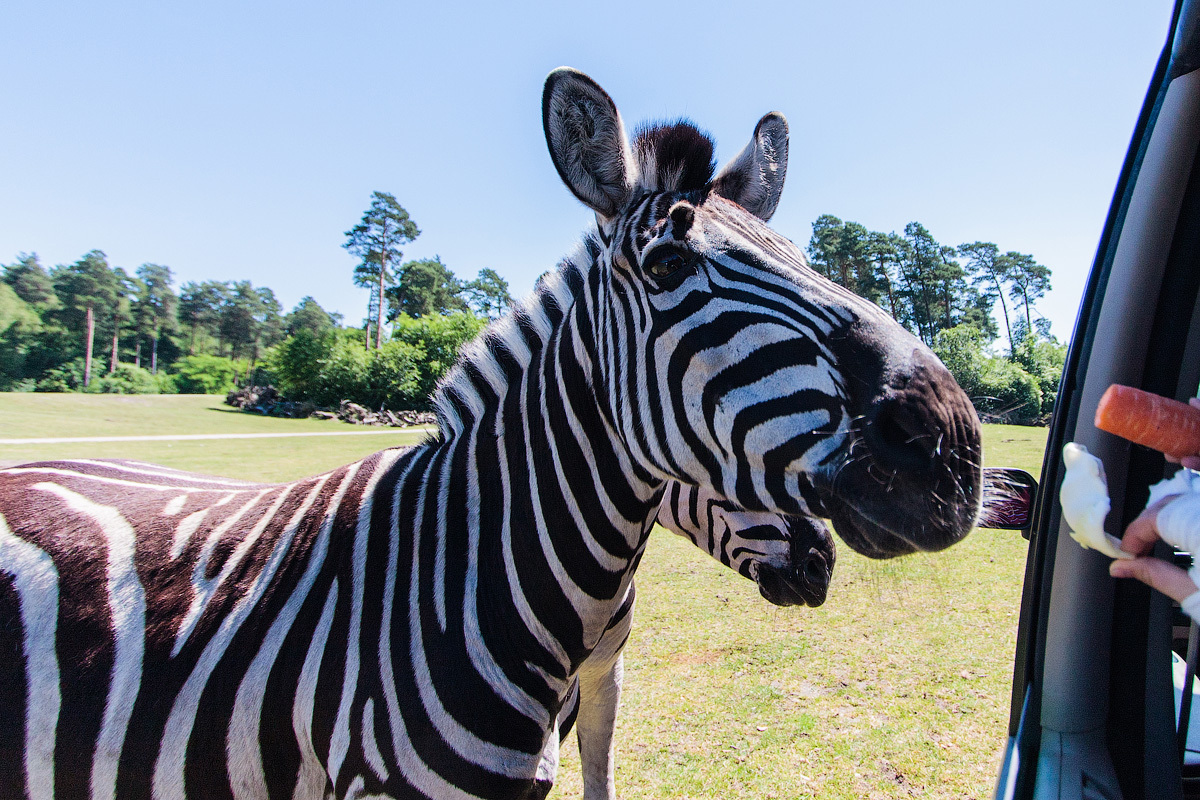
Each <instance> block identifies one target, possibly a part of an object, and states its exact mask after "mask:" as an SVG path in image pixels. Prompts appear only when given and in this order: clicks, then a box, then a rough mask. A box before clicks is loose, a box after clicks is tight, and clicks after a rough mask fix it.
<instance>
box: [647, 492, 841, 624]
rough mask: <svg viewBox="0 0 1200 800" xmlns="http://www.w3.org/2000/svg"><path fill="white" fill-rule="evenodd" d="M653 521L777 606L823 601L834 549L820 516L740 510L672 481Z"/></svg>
mask: <svg viewBox="0 0 1200 800" xmlns="http://www.w3.org/2000/svg"><path fill="white" fill-rule="evenodd" d="M658 524H659V525H662V526H663V527H664V528H666V529H667V530H669V531H671V533H674V534H676V535H678V536H683V537H685V538H686V539H688V540H690V541H691V543H692V544H694V545H696V547H698V548H700V549H701V550H703V551H705V552H706V553H708V554H709V555H711V556H712V557H713V558H715V559H716V560H717V561H720V562H721V563H722V564H724V565H725V566H727V567H729V568H730V569H732V570H734V571H735V572H737V573H739V574H741V575H742V576H743V577H746V578H749V579H750V580H752V581H754V582H755V583H757V584H758V591H759V593H760V594H761V595H762V596H763V597H764V598H766V599H767V600H768V601H769V602H771V603H774V604H775V605H777V606H800V605H806V606H813V607H814V608H815V607H816V606H819V605H821V604H822V603H824V602H825V597H826V595H827V594H828V592H829V581H830V579H831V578H832V577H833V565H834V562H835V561H836V560H837V550H836V548H835V547H834V544H833V537H832V536H830V535H829V530H828V528H826V527H825V525H824V524H822V523H821V522H820V521H819V520H813V519H807V518H803V517H788V516H781V515H779V514H771V513H768V512H765V511H744V510H742V509H740V508H737V507H736V506H734V505H733V504H732V503H730V502H729V501H728V500H726V499H725V498H723V497H719V496H717V495H715V494H713V493H712V492H711V491H709V490H707V489H702V488H700V487H698V486H685V485H682V484H679V483H671V484H668V487H667V491H666V493H665V494H664V495H663V499H662V503H661V504H660V505H659V508H658Z"/></svg>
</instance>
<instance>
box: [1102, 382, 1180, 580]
mask: <svg viewBox="0 0 1200 800" xmlns="http://www.w3.org/2000/svg"><path fill="white" fill-rule="evenodd" d="M1198 407H1200V406H1198ZM1188 458H1196V462H1197V463H1198V464H1200V457H1193V456H1189V457H1188ZM1185 466H1186V465H1185ZM1178 497H1179V495H1171V496H1170V497H1164V498H1163V499H1162V500H1159V501H1158V502H1157V503H1154V504H1153V505H1151V506H1148V507H1147V508H1146V510H1145V511H1143V512H1142V513H1141V514H1139V515H1138V517H1137V519H1135V520H1134V521H1133V522H1131V523H1129V527H1128V528H1126V529H1125V536H1124V537H1123V538H1122V539H1121V549H1122V550H1124V551H1125V552H1127V553H1132V554H1133V555H1134V556H1136V558H1132V559H1127V560H1116V561H1113V562H1112V564H1110V565H1109V567H1108V574H1110V575H1112V576H1113V577H1114V578H1134V579H1136V580H1139V581H1141V582H1142V583H1144V584H1146V585H1147V586H1150V587H1152V588H1154V589H1157V590H1158V591H1160V592H1162V593H1163V594H1165V595H1167V596H1168V597H1170V598H1171V599H1172V600H1175V601H1176V602H1183V600H1184V599H1185V598H1186V597H1188V596H1189V595H1191V594H1193V593H1195V592H1196V591H1197V589H1200V587H1197V586H1196V584H1195V583H1194V582H1193V581H1192V579H1191V578H1190V577H1188V574H1187V572H1185V571H1184V570H1182V569H1180V568H1179V567H1177V566H1175V565H1174V564H1172V563H1170V562H1167V561H1163V560H1162V559H1160V558H1154V557H1152V556H1150V555H1148V554H1149V553H1150V551H1151V550H1152V549H1153V548H1154V543H1155V542H1157V541H1158V540H1159V538H1160V536H1159V533H1158V512H1160V511H1161V510H1162V509H1163V508H1164V507H1165V506H1166V505H1167V504H1168V503H1170V502H1171V501H1172V500H1176V499H1177V498H1178Z"/></svg>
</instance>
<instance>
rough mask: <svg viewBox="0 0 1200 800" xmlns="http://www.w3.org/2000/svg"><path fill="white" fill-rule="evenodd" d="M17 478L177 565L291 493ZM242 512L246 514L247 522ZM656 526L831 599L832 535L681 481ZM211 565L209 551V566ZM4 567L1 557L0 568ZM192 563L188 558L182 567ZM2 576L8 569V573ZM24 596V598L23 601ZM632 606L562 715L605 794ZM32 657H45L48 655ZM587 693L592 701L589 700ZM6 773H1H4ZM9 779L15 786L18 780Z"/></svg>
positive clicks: (57, 472) (0, 526)
mask: <svg viewBox="0 0 1200 800" xmlns="http://www.w3.org/2000/svg"><path fill="white" fill-rule="evenodd" d="M347 469H349V468H347ZM16 476H29V480H36V483H33V484H31V485H32V486H33V487H34V488H37V489H40V491H42V492H47V493H49V495H48V497H47V499H48V498H49V497H53V496H57V497H58V498H60V501H64V502H65V503H66V505H67V506H69V507H70V508H71V509H73V510H75V511H81V513H84V514H85V515H86V514H87V513H89V512H91V513H92V515H93V519H96V521H97V522H98V523H99V524H101V525H103V519H102V518H97V517H95V516H94V513H95V512H96V511H98V510H99V509H101V508H105V507H107V508H119V509H120V510H121V512H122V514H123V515H124V516H126V517H128V516H129V515H130V514H131V512H133V510H134V509H139V508H140V509H141V513H142V514H144V515H147V516H149V517H150V518H152V519H153V518H155V517H157V518H158V519H159V520H160V521H162V522H164V523H166V522H169V523H171V524H167V525H164V526H163V527H162V528H161V531H160V533H161V535H162V536H163V538H169V540H170V542H171V546H172V550H171V552H170V553H169V557H170V558H171V560H174V561H177V562H178V561H179V560H180V559H181V558H183V557H184V553H183V552H182V547H183V546H184V545H183V544H182V543H183V542H186V541H187V540H189V539H193V538H194V537H195V536H196V532H197V530H198V528H199V527H200V526H202V525H203V524H204V520H205V519H206V518H207V519H208V524H209V525H211V526H214V530H220V529H221V528H222V527H224V528H225V530H228V529H230V528H232V527H233V525H228V526H226V525H225V524H224V522H218V520H216V519H213V518H212V515H213V514H214V513H215V510H216V509H217V508H219V507H222V506H224V507H226V508H227V509H229V510H230V511H234V510H235V509H236V510H237V511H234V513H233V514H232V516H231V517H230V519H232V520H235V521H236V522H237V523H238V524H240V526H242V527H245V526H247V525H249V524H250V523H251V522H252V521H261V519H262V518H259V517H255V514H254V512H252V511H250V512H247V511H245V509H247V508H249V507H250V506H254V507H256V508H257V509H258V510H259V511H260V512H261V511H263V510H266V509H268V508H271V507H272V506H269V505H268V504H267V503H266V502H265V501H264V500H263V498H264V497H267V496H272V497H273V496H278V495H280V494H281V493H283V492H286V491H287V490H288V489H289V488H290V487H287V486H271V485H263V484H247V483H243V482H240V481H232V480H226V479H219V478H211V477H206V476H200V475H190V474H187V473H181V472H177V471H174V470H165V469H163V468H160V467H156V466H154V465H151V464H140V463H136V462H119V461H99V462H97V461H76V462H49V463H42V464H29V465H23V466H20V467H18V468H15V469H10V470H8V471H7V477H9V478H13V477H16ZM296 491H299V492H304V491H307V490H306V489H296ZM196 494H200V495H203V496H204V498H205V500H204V502H201V503H198V504H197V505H198V510H197V511H196V512H194V513H191V514H185V513H184V512H185V511H186V510H188V508H190V505H189V503H191V502H192V500H193V499H194V498H192V497H189V495H196ZM105 495H107V496H105ZM237 512H242V514H241V516H239V515H238V513H237ZM657 521H658V522H659V523H660V524H661V525H662V526H663V527H664V528H666V529H667V530H669V531H671V532H672V533H675V534H677V535H679V536H682V537H684V538H687V539H688V540H689V541H691V542H692V543H693V544H695V545H696V546H697V547H698V548H700V549H701V550H704V551H705V552H707V553H709V554H710V555H711V556H712V557H713V558H715V559H717V560H718V561H720V562H721V563H723V564H725V565H726V566H728V567H730V568H731V569H734V570H735V571H737V572H739V573H741V574H742V575H744V576H746V577H748V578H752V579H754V580H756V581H757V582H758V583H759V587H760V591H761V593H762V594H763V596H764V597H766V598H767V599H768V600H770V601H771V602H773V603H775V604H776V605H793V604H799V603H804V604H807V605H811V606H817V605H820V604H821V603H822V602H823V601H824V599H825V593H826V591H827V589H828V585H829V578H830V575H831V573H832V569H833V564H834V560H835V557H836V556H835V551H834V548H833V542H832V539H831V537H830V536H829V533H828V531H827V530H824V529H821V528H807V527H797V526H796V524H795V522H794V521H793V520H790V519H788V518H784V517H780V516H778V515H774V514H767V513H762V512H758V513H756V512H745V511H741V510H740V509H737V508H735V507H733V506H732V505H731V504H730V503H729V502H728V501H725V500H723V499H722V498H719V497H714V496H711V495H708V494H706V493H705V492H704V491H703V490H701V489H699V488H697V487H691V486H681V485H678V484H674V483H672V484H668V486H667V488H666V490H665V491H664V494H663V499H662V501H661V504H660V507H659V510H658V514H657ZM4 525H5V522H4V516H3V515H0V554H4V555H5V556H11V553H10V552H9V551H10V548H12V547H13V546H14V544H15V543H14V542H13V541H12V540H11V539H8V538H6V536H11V531H10V530H6V529H5V527H4ZM143 530H144V529H143ZM118 533H120V531H118ZM126 533H127V534H128V531H126ZM142 541H145V539H144V538H143V540H142ZM66 543H67V544H72V543H74V544H78V543H79V540H76V539H75V537H72V541H71V542H66ZM221 543H223V542H222V541H220V540H217V541H215V542H213V544H214V546H218V545H219V544H221ZM211 557H212V556H211V552H210V555H209V556H208V558H211ZM5 561H6V559H4V558H0V563H3V562H5ZM204 562H205V556H204V555H201V556H200V557H199V558H198V559H197V560H196V563H194V564H192V565H191V566H192V572H193V579H194V577H195V573H196V570H198V569H200V568H201V567H206V564H205V563H204ZM187 564H188V561H187V560H186V559H185V560H184V561H183V562H182V565H183V566H186V565H187ZM206 568H207V567H206ZM0 569H4V570H5V571H8V567H6V566H4V567H0ZM110 569H111V567H110ZM110 577H111V576H110ZM25 596H26V595H24V594H22V599H24V597H25ZM110 605H112V611H111V613H112V614H113V615H114V616H115V615H116V614H117V613H118V610H117V608H116V606H115V604H111V603H110ZM633 605H634V589H633V585H632V584H631V585H630V589H629V592H628V593H627V596H626V600H625V603H624V604H623V605H622V607H621V608H620V609H619V610H618V612H617V613H616V614H615V615H614V618H613V620H612V621H611V622H610V627H609V628H608V629H607V630H606V632H605V635H604V637H602V639H601V642H600V644H599V645H598V646H597V648H596V649H595V651H594V652H593V656H592V662H593V663H599V664H600V674H598V675H597V676H596V677H595V678H594V680H593V681H592V683H589V684H588V688H587V690H585V694H584V696H583V697H582V698H581V697H580V693H579V690H578V688H576V689H575V691H573V692H570V693H569V699H568V704H567V705H568V707H567V708H565V709H564V711H563V712H562V713H561V714H560V720H561V721H560V723H559V728H560V735H562V736H565V735H566V733H567V732H568V731H569V730H570V728H571V725H572V724H573V723H574V720H575V716H576V714H577V713H578V709H579V704H580V703H581V702H582V703H583V705H584V721H585V725H584V726H581V731H580V733H581V736H580V750H581V754H582V759H581V760H582V763H583V767H584V774H585V778H586V779H588V780H589V781H591V782H596V781H600V782H601V785H605V786H607V785H610V784H611V783H612V772H613V767H612V764H613V759H612V734H613V727H614V726H615V720H616V710H617V709H616V705H617V701H618V699H619V688H620V681H621V675H622V671H623V670H622V666H621V659H622V652H621V651H622V649H623V648H624V645H625V641H626V639H627V638H628V635H629V631H630V625H631V621H632V609H633ZM140 607H141V609H142V611H141V615H142V617H143V619H144V620H147V622H143V626H145V625H147V624H149V622H148V620H150V619H152V617H153V616H154V614H155V613H161V611H160V610H159V609H157V608H156V606H155V604H154V603H151V602H148V601H147V600H146V599H145V598H144V593H143V599H142V601H141V603H140ZM22 611H23V613H24V612H25V611H26V609H25V608H24V607H23V609H22ZM27 641H30V640H27ZM27 649H33V650H38V649H40V650H42V651H43V652H44V651H45V650H46V648H45V647H42V648H27ZM178 649H179V643H178V641H177V643H176V650H178ZM46 655H47V659H50V658H51V655H50V654H49V653H47V654H46ZM583 671H584V672H585V673H586V672H587V670H583ZM32 678H33V676H27V680H30V681H31V680H32ZM72 682H73V681H72ZM64 683H66V681H64ZM6 685H8V686H16V685H17V683H15V682H6ZM600 687H603V690H601V688H600ZM588 692H590V693H591V694H593V695H595V696H594V697H593V696H589V694H588ZM593 719H599V720H601V724H602V726H603V727H602V728H600V729H599V730H597V728H596V726H595V725H594V724H593V723H592V722H591V721H592V720H593ZM39 727H42V728H45V727H47V726H46V725H41V726H39ZM8 752H11V751H9V750H7V749H3V750H0V753H8ZM598 770H599V771H598ZM3 771H4V770H0V773H2V772H3ZM8 777H9V778H10V779H11V778H12V777H14V776H11V775H10V776H8ZM3 780H4V779H3V777H0V789H11V788H13V787H11V786H9V787H6V786H4V784H3V782H2V781H3ZM0 796H4V797H9V796H12V797H18V796H20V794H18V793H15V792H13V793H10V792H8V791H3V793H0Z"/></svg>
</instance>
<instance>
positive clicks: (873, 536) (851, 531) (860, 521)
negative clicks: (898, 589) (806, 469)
mask: <svg viewBox="0 0 1200 800" xmlns="http://www.w3.org/2000/svg"><path fill="white" fill-rule="evenodd" d="M825 505H826V507H827V508H828V509H829V518H830V521H831V522H832V523H833V529H834V531H835V532H836V533H837V535H838V538H839V539H841V540H842V541H843V542H845V543H846V544H847V545H848V546H849V547H850V549H851V550H853V551H855V552H856V553H858V554H860V555H864V556H866V557H867V558H875V559H885V558H895V557H897V556H906V555H910V554H912V553H933V552H937V551H938V550H945V549H946V548H947V547H950V546H951V545H953V544H956V543H958V542H960V541H962V540H963V539H964V538H965V537H966V535H967V534H968V533H970V532H971V530H972V528H974V527H975V519H976V516H977V515H978V504H976V506H975V511H974V512H973V513H969V514H968V513H954V514H952V516H951V517H950V518H946V517H943V516H940V515H938V514H937V513H936V512H932V511H927V512H926V513H924V514H922V513H921V512H909V513H906V512H904V511H903V510H901V509H900V508H899V507H896V508H894V509H892V511H891V513H890V514H887V512H886V509H885V510H884V514H885V517H884V518H886V519H888V523H889V524H890V525H896V524H897V523H899V529H896V528H894V527H890V525H889V524H884V523H881V522H879V521H878V520H876V519H872V518H871V517H869V516H867V515H866V514H864V513H863V512H862V511H861V510H860V509H858V508H855V507H854V506H853V505H851V504H849V503H842V502H838V501H836V500H834V501H829V500H827V501H826V503H825ZM899 505H900V504H899V503H897V506H899ZM914 520H919V521H917V522H914Z"/></svg>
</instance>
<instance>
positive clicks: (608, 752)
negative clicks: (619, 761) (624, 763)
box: [575, 641, 625, 800]
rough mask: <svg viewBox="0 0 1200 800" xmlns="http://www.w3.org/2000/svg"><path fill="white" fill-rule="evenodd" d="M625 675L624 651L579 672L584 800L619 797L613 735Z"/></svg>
mask: <svg viewBox="0 0 1200 800" xmlns="http://www.w3.org/2000/svg"><path fill="white" fill-rule="evenodd" d="M622 644H624V641H622ZM624 673H625V668H624V661H623V657H622V655H621V651H620V650H618V651H617V653H616V654H615V656H614V657H613V658H612V659H611V660H606V661H605V662H604V663H602V664H592V663H591V661H590V659H589V663H586V664H584V666H583V668H582V669H580V671H579V718H578V720H576V723H575V726H576V731H578V736H579V761H580V765H581V768H582V771H583V798H584V800H615V798H616V796H617V786H616V779H615V776H614V760H613V733H614V732H615V730H616V726H617V706H618V705H619V704H620V701H621V679H622V678H623V677H624Z"/></svg>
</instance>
